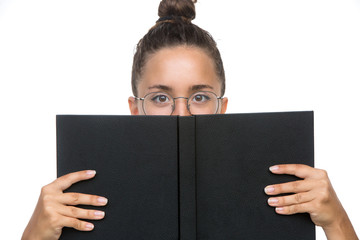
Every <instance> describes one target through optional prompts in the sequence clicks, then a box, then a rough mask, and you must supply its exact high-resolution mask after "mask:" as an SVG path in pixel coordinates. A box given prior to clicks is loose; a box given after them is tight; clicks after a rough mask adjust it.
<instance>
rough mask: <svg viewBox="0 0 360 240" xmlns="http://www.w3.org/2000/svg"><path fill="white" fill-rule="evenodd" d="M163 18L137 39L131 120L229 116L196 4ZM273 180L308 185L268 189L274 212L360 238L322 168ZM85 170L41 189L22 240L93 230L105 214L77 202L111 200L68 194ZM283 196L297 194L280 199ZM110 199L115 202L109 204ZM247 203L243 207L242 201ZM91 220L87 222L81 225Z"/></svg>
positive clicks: (176, 1) (163, 6) (164, 12)
mask: <svg viewBox="0 0 360 240" xmlns="http://www.w3.org/2000/svg"><path fill="white" fill-rule="evenodd" d="M159 17H160V18H159V20H158V21H157V23H156V25H155V26H153V27H152V28H151V29H150V30H149V32H148V33H147V34H146V35H145V36H144V37H143V38H142V39H141V40H140V41H139V43H138V45H137V50H136V53H135V56H134V61H133V69H132V90H133V94H134V96H133V97H129V100H128V102H129V107H130V111H131V114H132V115H139V114H141V115H180V116H187V115H191V114H220V113H225V112H226V107H227V103H228V99H227V98H226V97H223V96H224V92H225V74H224V68H223V64H222V60H221V56H220V53H219V51H218V49H217V47H216V43H215V41H214V40H213V39H212V37H211V36H210V35H209V33H207V32H206V31H204V30H203V29H201V28H199V27H198V26H196V25H194V24H192V23H191V20H193V19H194V18H195V6H194V3H193V2H192V1H191V0H163V1H162V2H161V3H160V6H159ZM270 170H271V171H272V172H273V173H274V174H291V175H295V176H297V177H299V178H302V179H303V180H300V181H296V182H289V183H284V184H278V185H271V186H267V187H266V188H265V192H266V193H267V194H268V195H269V196H270V197H269V200H268V203H269V205H270V206H271V207H274V208H275V211H276V213H278V214H281V215H289V214H296V213H303V212H307V213H309V214H310V216H311V219H312V221H313V222H314V223H315V224H316V225H318V226H321V227H322V228H323V229H324V231H325V233H326V236H327V237H328V239H337V240H339V239H347V240H350V239H358V238H357V236H356V233H355V231H354V229H353V227H352V225H351V222H350V220H349V218H348V216H347V214H346V212H345V210H344V209H343V207H342V205H341V203H340V201H339V200H338V198H337V196H336V194H335V191H334V189H333V188H332V186H331V183H330V180H329V178H328V176H327V174H326V172H325V171H324V170H320V169H315V168H312V167H309V166H305V165H292V164H289V165H277V166H271V167H270ZM95 174H96V173H95V171H92V170H86V171H80V172H75V173H70V174H68V175H65V176H62V177H60V178H58V179H56V180H55V181H54V182H52V183H50V184H48V185H46V186H45V187H43V188H42V191H41V194H40V197H39V201H38V204H37V206H36V208H35V211H34V213H33V216H32V218H31V219H30V222H29V224H28V226H27V227H26V229H25V231H24V233H23V239H58V238H59V237H60V235H61V232H62V229H63V227H71V228H75V229H77V230H80V231H91V230H92V229H93V228H94V225H93V224H91V223H88V222H86V219H102V218H103V217H104V215H105V213H104V212H103V211H95V210H86V209H82V208H78V207H76V205H78V204H85V205H94V206H104V205H106V204H107V201H108V200H107V199H106V198H105V197H102V196H94V195H87V194H80V193H63V191H64V190H65V189H67V188H68V187H70V186H71V185H72V184H74V183H76V182H79V181H83V180H87V179H90V178H93V177H94V176H95ZM282 193H294V194H292V195H288V196H282V197H279V196H278V195H279V194H282ZM110 201H111V199H110ZM239 204H241V203H239ZM80 219H85V220H80Z"/></svg>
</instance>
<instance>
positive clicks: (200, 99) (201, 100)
mask: <svg viewBox="0 0 360 240" xmlns="http://www.w3.org/2000/svg"><path fill="white" fill-rule="evenodd" d="M208 100H210V97H209V96H207V95H205V94H196V95H195V96H194V97H193V98H192V99H191V101H192V102H195V103H205V102H207V101H208Z"/></svg>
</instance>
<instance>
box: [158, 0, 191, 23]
mask: <svg viewBox="0 0 360 240" xmlns="http://www.w3.org/2000/svg"><path fill="white" fill-rule="evenodd" d="M195 3H196V0H194V1H192V0H162V1H161V2H160V5H159V11H158V15H159V17H160V18H164V17H170V16H177V17H183V18H186V19H188V20H189V21H191V20H193V19H195V15H196V14H195Z"/></svg>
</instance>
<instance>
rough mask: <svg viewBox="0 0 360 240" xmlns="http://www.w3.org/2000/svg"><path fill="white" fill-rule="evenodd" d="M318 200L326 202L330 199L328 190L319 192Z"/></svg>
mask: <svg viewBox="0 0 360 240" xmlns="http://www.w3.org/2000/svg"><path fill="white" fill-rule="evenodd" d="M319 195H320V200H321V202H322V203H326V202H328V201H329V200H330V193H329V192H328V191H321V192H319Z"/></svg>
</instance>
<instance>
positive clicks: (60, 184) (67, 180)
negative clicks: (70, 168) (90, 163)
mask: <svg viewBox="0 0 360 240" xmlns="http://www.w3.org/2000/svg"><path fill="white" fill-rule="evenodd" d="M95 174H96V172H95V171H94V170H84V171H79V172H73V173H69V174H66V175H64V176H61V177H59V178H58V179H56V180H55V181H54V182H53V184H54V185H56V186H57V188H58V189H60V190H61V191H63V190H65V189H67V188H69V187H70V186H71V185H73V184H74V183H77V182H79V181H82V180H87V179H90V178H93V177H94V176H95Z"/></svg>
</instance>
